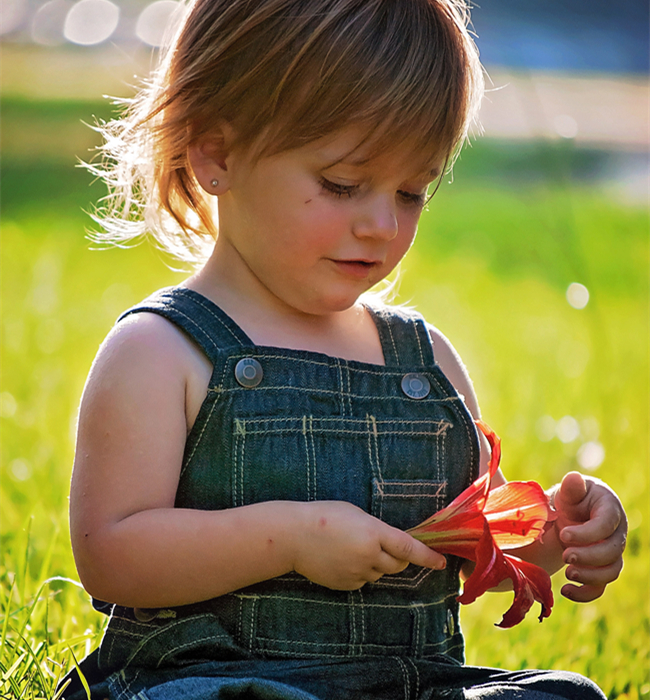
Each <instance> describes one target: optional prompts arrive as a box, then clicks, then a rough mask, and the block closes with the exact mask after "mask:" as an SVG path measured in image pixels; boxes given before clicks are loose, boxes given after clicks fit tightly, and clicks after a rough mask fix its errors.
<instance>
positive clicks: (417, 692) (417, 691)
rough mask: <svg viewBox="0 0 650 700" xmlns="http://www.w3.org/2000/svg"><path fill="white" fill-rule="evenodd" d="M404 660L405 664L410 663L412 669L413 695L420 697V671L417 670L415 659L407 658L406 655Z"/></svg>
mask: <svg viewBox="0 0 650 700" xmlns="http://www.w3.org/2000/svg"><path fill="white" fill-rule="evenodd" d="M404 661H405V662H406V663H407V664H410V665H411V666H412V668H413V671H414V674H415V697H416V699H417V698H419V697H420V672H419V671H418V667H417V665H416V663H415V661H413V659H409V658H408V657H406V658H405V659H404Z"/></svg>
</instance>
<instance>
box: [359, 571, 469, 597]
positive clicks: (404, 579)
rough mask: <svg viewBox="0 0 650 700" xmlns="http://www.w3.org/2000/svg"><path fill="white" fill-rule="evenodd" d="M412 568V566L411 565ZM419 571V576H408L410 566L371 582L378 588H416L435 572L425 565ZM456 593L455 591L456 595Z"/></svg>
mask: <svg viewBox="0 0 650 700" xmlns="http://www.w3.org/2000/svg"><path fill="white" fill-rule="evenodd" d="M409 568H410V567H409ZM418 569H419V573H418V574H417V576H408V575H407V574H406V573H405V572H406V571H408V568H407V569H405V570H404V571H402V572H400V573H398V574H389V575H388V576H382V577H381V578H380V579H379V581H375V583H373V584H371V585H372V586H376V587H377V588H403V589H411V590H415V589H416V588H419V587H420V586H421V585H422V583H423V582H424V581H425V580H426V579H428V578H429V576H432V575H433V573H434V570H433V569H428V568H426V567H424V566H421V567H418ZM455 595H456V594H455V593H454V596H455Z"/></svg>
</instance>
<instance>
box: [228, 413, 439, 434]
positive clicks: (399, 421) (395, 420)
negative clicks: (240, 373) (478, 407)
mask: <svg viewBox="0 0 650 700" xmlns="http://www.w3.org/2000/svg"><path fill="white" fill-rule="evenodd" d="M368 416H369V414H366V418H353V417H340V416H337V417H334V418H328V417H327V416H323V417H321V418H316V419H314V422H316V423H358V424H359V426H360V427H362V426H367V424H368ZM312 418H313V416H312ZM235 420H236V421H237V420H238V421H239V422H240V423H243V422H245V423H246V424H253V425H255V424H259V423H286V422H288V421H292V422H294V423H299V422H300V421H301V420H302V416H286V417H277V418H275V417H272V418H248V419H245V420H242V419H235ZM375 423H376V424H377V425H379V426H382V425H395V424H398V425H427V424H428V425H435V426H437V432H435V433H431V434H432V435H439V434H442V433H444V432H446V431H447V430H448V429H449V428H453V424H452V423H450V422H449V421H448V420H446V419H442V420H430V419H428V418H420V419H415V420H407V419H406V418H393V419H385V420H377V419H375ZM298 429H299V428H296V429H295V430H298ZM249 432H250V431H249ZM359 432H364V431H362V430H360V431H359ZM380 432H381V433H382V434H383V431H380Z"/></svg>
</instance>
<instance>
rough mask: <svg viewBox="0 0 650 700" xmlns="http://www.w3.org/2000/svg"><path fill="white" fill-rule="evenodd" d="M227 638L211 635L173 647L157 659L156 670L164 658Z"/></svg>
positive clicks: (226, 637)
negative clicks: (189, 648)
mask: <svg viewBox="0 0 650 700" xmlns="http://www.w3.org/2000/svg"><path fill="white" fill-rule="evenodd" d="M228 637H229V635H227V634H218V635H214V634H211V635H210V636H208V637H199V638H197V639H193V640H192V641H191V642H186V643H185V644H180V645H178V646H175V647H173V648H172V649H168V650H167V651H166V652H165V653H164V654H163V655H162V656H161V657H160V659H158V663H157V664H156V668H160V667H161V665H162V663H163V661H164V660H165V659H166V658H168V657H169V656H172V655H173V654H176V653H177V652H179V651H182V650H183V649H187V648H188V647H194V646H197V645H198V644H201V643H202V642H212V641H216V640H218V639H223V640H227V639H228Z"/></svg>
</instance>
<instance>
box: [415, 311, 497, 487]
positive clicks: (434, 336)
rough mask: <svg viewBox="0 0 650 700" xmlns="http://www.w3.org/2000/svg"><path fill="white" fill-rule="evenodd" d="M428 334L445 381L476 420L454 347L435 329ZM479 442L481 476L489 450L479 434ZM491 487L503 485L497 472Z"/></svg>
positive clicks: (476, 409) (475, 406) (468, 385)
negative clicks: (451, 386)
mask: <svg viewBox="0 0 650 700" xmlns="http://www.w3.org/2000/svg"><path fill="white" fill-rule="evenodd" d="M428 328H429V334H430V335H431V340H432V341H433V353H434V357H435V358H436V362H437V363H438V365H439V366H440V369H441V370H442V371H443V372H444V373H445V375H446V376H447V379H449V381H450V382H451V383H452V384H453V386H454V389H456V391H457V392H458V393H459V394H460V395H461V396H462V397H463V399H464V401H465V405H466V406H467V408H468V410H469V412H470V413H471V414H472V417H473V418H474V419H475V420H476V419H479V418H480V417H481V410H480V408H479V404H478V399H477V397H476V392H475V391H474V385H473V384H472V380H471V379H470V377H469V373H468V372H467V368H466V367H465V365H464V363H463V361H462V360H461V358H460V355H459V354H458V353H457V352H456V349H455V348H454V346H453V345H452V344H451V343H450V342H449V340H448V339H447V337H446V336H444V335H443V334H442V333H441V332H440V331H439V330H438V329H437V328H434V326H431V325H429V326H428ZM479 441H480V444H481V474H484V473H485V472H486V471H487V467H488V459H489V455H490V448H489V445H488V444H487V440H486V439H485V437H484V436H483V435H482V434H481V433H479ZM491 483H492V486H493V487H495V486H500V485H501V484H502V483H505V478H504V476H503V474H502V473H501V471H500V470H499V471H498V472H497V474H496V475H495V476H494V477H493V479H492V482H491Z"/></svg>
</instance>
